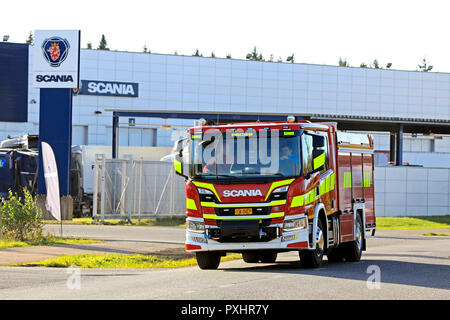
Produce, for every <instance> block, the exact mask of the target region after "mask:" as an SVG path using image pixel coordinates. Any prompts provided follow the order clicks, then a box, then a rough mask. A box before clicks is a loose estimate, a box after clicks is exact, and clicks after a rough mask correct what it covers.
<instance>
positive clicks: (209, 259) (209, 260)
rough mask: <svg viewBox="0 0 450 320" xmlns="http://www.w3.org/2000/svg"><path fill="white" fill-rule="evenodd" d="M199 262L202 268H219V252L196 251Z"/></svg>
mask: <svg viewBox="0 0 450 320" xmlns="http://www.w3.org/2000/svg"><path fill="white" fill-rule="evenodd" d="M195 257H196V259H197V264H198V266H199V267H200V269H202V270H208V269H217V268H218V267H219V264H220V258H221V254H220V253H219V252H196V253H195Z"/></svg>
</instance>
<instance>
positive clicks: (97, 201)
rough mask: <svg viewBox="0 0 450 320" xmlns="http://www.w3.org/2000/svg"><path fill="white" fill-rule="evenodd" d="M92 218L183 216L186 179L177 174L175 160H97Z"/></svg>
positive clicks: (103, 157) (129, 218)
mask: <svg viewBox="0 0 450 320" xmlns="http://www.w3.org/2000/svg"><path fill="white" fill-rule="evenodd" d="M94 173H95V177H94V203H93V218H94V219H96V220H101V221H102V222H103V221H104V219H121V220H128V221H130V220H131V219H145V218H155V217H174V216H184V214H185V210H186V196H185V186H186V184H185V181H184V179H183V178H182V177H180V176H177V175H176V174H175V170H174V169H173V163H171V162H162V161H149V160H136V159H133V158H131V157H126V158H124V159H105V156H104V155H97V156H96V161H95V170H94Z"/></svg>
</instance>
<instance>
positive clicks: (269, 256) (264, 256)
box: [259, 251, 278, 263]
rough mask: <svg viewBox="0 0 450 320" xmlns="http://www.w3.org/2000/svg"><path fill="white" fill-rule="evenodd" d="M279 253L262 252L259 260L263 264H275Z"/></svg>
mask: <svg viewBox="0 0 450 320" xmlns="http://www.w3.org/2000/svg"><path fill="white" fill-rule="evenodd" d="M277 255H278V253H277V252H271V251H268V252H261V253H260V255H259V260H260V261H261V262H262V263H274V262H275V261H276V260H277Z"/></svg>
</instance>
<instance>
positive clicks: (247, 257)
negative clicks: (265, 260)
mask: <svg viewBox="0 0 450 320" xmlns="http://www.w3.org/2000/svg"><path fill="white" fill-rule="evenodd" d="M242 259H243V260H244V261H245V262H247V263H257V262H259V254H258V252H242Z"/></svg>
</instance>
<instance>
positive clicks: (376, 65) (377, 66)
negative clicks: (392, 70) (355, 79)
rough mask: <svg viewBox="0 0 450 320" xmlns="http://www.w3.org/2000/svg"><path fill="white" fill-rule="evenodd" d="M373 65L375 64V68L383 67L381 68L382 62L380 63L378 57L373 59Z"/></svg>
mask: <svg viewBox="0 0 450 320" xmlns="http://www.w3.org/2000/svg"><path fill="white" fill-rule="evenodd" d="M372 66H373V67H374V68H375V69H381V68H380V64H379V63H378V60H377V59H375V60H373V63H372Z"/></svg>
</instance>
